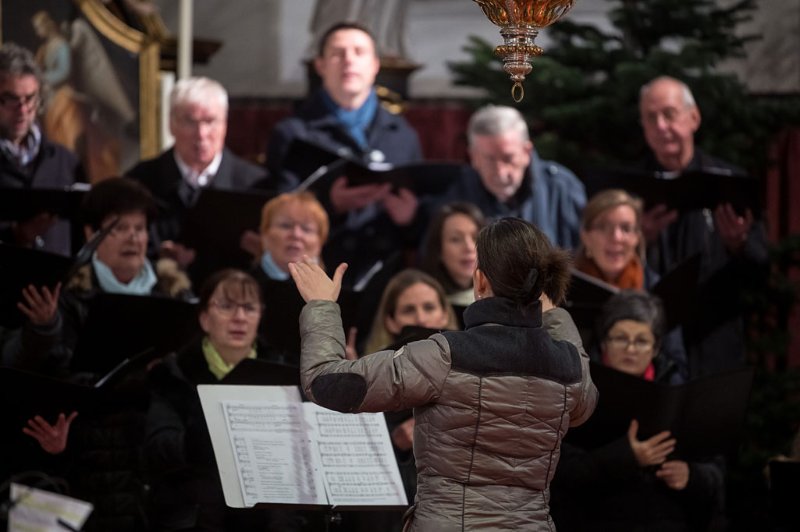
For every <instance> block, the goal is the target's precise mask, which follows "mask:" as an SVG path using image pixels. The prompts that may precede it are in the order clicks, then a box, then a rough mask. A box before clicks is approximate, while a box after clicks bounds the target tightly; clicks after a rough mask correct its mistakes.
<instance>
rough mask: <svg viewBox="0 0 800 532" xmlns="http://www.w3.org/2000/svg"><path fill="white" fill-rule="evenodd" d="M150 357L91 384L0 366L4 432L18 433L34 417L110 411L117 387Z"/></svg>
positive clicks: (144, 356)
mask: <svg viewBox="0 0 800 532" xmlns="http://www.w3.org/2000/svg"><path fill="white" fill-rule="evenodd" d="M149 355H150V351H146V352H142V353H138V354H137V355H135V356H132V357H130V358H128V359H126V360H124V361H122V362H120V363H119V364H117V365H116V366H115V367H114V368H112V369H111V371H109V372H108V373H106V374H105V375H103V376H102V377H101V378H99V379H97V380H96V381H95V382H94V383H92V384H87V383H83V382H77V381H70V380H63V379H57V378H55V377H50V376H47V375H42V374H39V373H34V372H30V371H24V370H20V369H15V368H8V367H0V398H2V401H3V404H4V405H5V407H4V409H3V414H2V415H0V419H3V420H5V421H3V426H4V427H5V429H6V430H12V429H13V430H21V429H22V427H23V426H24V425H25V423H26V422H27V420H29V419H31V418H33V417H34V416H36V415H39V416H42V417H44V418H45V419H46V420H47V421H48V422H50V423H54V422H55V420H56V418H57V417H58V414H60V413H64V414H65V415H69V413H70V412H73V411H75V412H78V413H79V414H80V415H82V417H83V418H86V417H89V415H90V414H91V413H96V412H103V411H107V410H109V409H113V408H115V407H116V406H117V405H118V402H116V400H117V398H118V397H117V395H118V394H117V393H116V392H117V384H119V383H120V382H121V381H122V380H123V379H125V378H126V377H128V376H129V375H131V374H132V373H133V372H135V371H141V370H142V369H143V367H144V361H146V360H149ZM9 423H10V425H9Z"/></svg>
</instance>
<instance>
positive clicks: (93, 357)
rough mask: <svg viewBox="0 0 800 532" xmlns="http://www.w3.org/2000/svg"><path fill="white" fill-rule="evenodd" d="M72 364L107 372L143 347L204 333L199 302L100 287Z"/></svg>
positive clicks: (161, 348) (163, 346) (161, 347)
mask: <svg viewBox="0 0 800 532" xmlns="http://www.w3.org/2000/svg"><path fill="white" fill-rule="evenodd" d="M88 309H89V310H88V317H87V318H86V324H85V325H84V327H83V330H82V331H81V333H80V337H79V338H78V342H77V345H76V346H75V353H74V355H73V358H72V369H73V370H76V371H90V372H92V373H95V374H105V373H107V372H109V371H111V369H113V368H114V367H115V366H117V365H118V364H119V363H120V362H123V361H124V360H126V359H128V358H130V357H132V356H134V355H136V354H138V353H141V352H150V353H151V357H154V356H158V355H163V354H165V353H167V352H169V351H173V350H176V349H178V348H179V347H181V346H183V345H185V344H186V343H188V342H189V341H190V340H191V339H192V338H194V337H195V336H196V335H197V334H199V325H198V321H197V305H196V304H194V303H188V302H186V301H180V300H177V299H170V298H167V297H159V296H135V295H126V294H108V293H98V294H96V295H94V296H93V297H92V298H91V299H90V300H89V301H88Z"/></svg>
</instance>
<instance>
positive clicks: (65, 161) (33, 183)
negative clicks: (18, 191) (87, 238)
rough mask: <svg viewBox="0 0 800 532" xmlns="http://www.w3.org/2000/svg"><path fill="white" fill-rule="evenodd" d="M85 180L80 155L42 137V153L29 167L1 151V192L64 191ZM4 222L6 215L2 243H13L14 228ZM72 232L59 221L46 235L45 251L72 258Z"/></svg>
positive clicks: (0, 232)
mask: <svg viewBox="0 0 800 532" xmlns="http://www.w3.org/2000/svg"><path fill="white" fill-rule="evenodd" d="M83 179H84V176H83V170H82V169H81V165H80V162H79V161H78V158H77V156H75V154H74V153H72V152H71V151H69V150H68V149H67V148H65V147H64V146H61V145H60V144H56V143H54V142H50V141H49V140H47V139H46V138H44V137H42V144H41V147H40V149H39V153H38V154H37V155H36V157H35V158H34V160H33V161H32V162H31V163H30V164H29V165H28V166H27V167H26V168H20V167H19V166H18V165H17V163H16V162H15V161H14V160H12V159H11V158H9V157H8V155H7V154H6V153H5V152H4V151H2V150H0V189H2V188H28V189H31V188H61V189H63V188H65V187H69V186H71V185H72V184H73V183H75V182H76V181H83ZM3 222H4V220H2V215H0V240H2V241H6V242H13V238H11V232H10V226H9V224H7V223H3ZM70 232H71V229H70V224H69V222H68V221H66V220H61V221H58V222H56V223H55V224H54V225H53V226H52V227H51V228H50V230H48V231H47V232H46V233H45V234H44V235H42V241H43V247H42V249H44V250H46V251H52V252H54V253H61V254H62V255H71V254H72V243H71V235H70Z"/></svg>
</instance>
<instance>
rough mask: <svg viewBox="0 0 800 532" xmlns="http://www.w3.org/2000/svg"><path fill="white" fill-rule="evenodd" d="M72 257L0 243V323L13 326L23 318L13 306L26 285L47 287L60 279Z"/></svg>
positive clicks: (69, 267)
mask: <svg viewBox="0 0 800 532" xmlns="http://www.w3.org/2000/svg"><path fill="white" fill-rule="evenodd" d="M72 262H73V261H72V259H70V258H68V257H65V256H63V255H58V254H56V253H48V252H46V251H39V250H35V249H29V248H22V247H17V246H10V245H8V244H2V243H0V325H2V326H5V327H8V328H12V329H13V328H17V327H19V326H20V325H22V323H23V322H24V320H25V317H24V315H23V314H22V313H21V312H20V311H19V309H17V303H18V302H19V301H22V289H23V288H24V287H26V286H28V285H31V284H32V285H34V286H36V287H37V288H40V287H42V286H46V287H48V288H50V289H51V290H52V289H53V288H55V286H56V284H58V283H59V282H60V281H62V280H64V279H65V277H66V275H67V272H69V271H70V269H71V267H72Z"/></svg>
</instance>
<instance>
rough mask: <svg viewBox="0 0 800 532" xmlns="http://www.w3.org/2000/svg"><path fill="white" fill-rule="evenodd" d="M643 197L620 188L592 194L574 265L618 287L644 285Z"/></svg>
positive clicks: (583, 222) (639, 286) (582, 222)
mask: <svg viewBox="0 0 800 532" xmlns="http://www.w3.org/2000/svg"><path fill="white" fill-rule="evenodd" d="M641 220H642V200H640V199H639V198H635V197H634V196H631V195H630V194H628V193H627V192H625V191H624V190H621V189H608V190H604V191H602V192H599V193H598V194H596V195H594V196H592V198H591V199H590V200H589V203H587V204H586V207H585V208H584V210H583V218H582V220H581V230H580V238H581V244H580V246H579V247H578V250H577V254H576V258H575V268H576V269H577V270H579V271H581V272H583V273H587V274H589V275H591V276H593V277H596V278H598V279H600V280H602V281H605V282H606V283H608V284H611V285H614V286H616V287H617V288H621V289H622V288H629V289H634V290H642V289H644V288H645V267H644V260H643V259H644V245H645V244H644V237H643V235H642V226H641Z"/></svg>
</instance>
